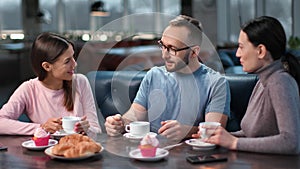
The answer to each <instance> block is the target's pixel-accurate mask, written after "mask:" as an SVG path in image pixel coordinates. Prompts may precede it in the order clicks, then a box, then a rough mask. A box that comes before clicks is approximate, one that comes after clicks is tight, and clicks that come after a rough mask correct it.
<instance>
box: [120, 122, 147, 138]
mask: <svg viewBox="0 0 300 169" xmlns="http://www.w3.org/2000/svg"><path fill="white" fill-rule="evenodd" d="M125 130H126V132H128V133H130V134H131V135H133V136H145V135H146V134H147V133H149V132H150V123H149V122H147V121H134V122H131V123H129V125H126V126H125Z"/></svg>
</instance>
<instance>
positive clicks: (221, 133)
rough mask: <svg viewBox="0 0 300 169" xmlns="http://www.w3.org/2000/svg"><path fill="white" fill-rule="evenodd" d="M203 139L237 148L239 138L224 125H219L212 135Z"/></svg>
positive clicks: (226, 146) (229, 147) (232, 148)
mask: <svg viewBox="0 0 300 169" xmlns="http://www.w3.org/2000/svg"><path fill="white" fill-rule="evenodd" d="M203 141H204V142H207V143H211V144H217V145H220V146H222V147H225V148H228V149H231V150H235V149H236V146H237V141H238V138H237V137H234V136H233V135H231V134H230V133H229V132H228V131H226V130H225V129H224V128H223V127H221V126H218V127H217V129H216V130H215V131H214V132H213V133H212V135H211V136H210V137H209V138H205V139H204V140H203Z"/></svg>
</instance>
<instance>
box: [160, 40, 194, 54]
mask: <svg viewBox="0 0 300 169" xmlns="http://www.w3.org/2000/svg"><path fill="white" fill-rule="evenodd" d="M158 46H159V47H160V49H161V50H164V49H167V52H168V53H169V54H170V55H172V56H176V54H177V52H179V51H182V50H187V49H189V48H191V47H194V46H195V45H192V46H186V47H183V48H179V49H172V48H171V47H168V46H166V45H165V44H164V43H163V42H162V41H161V40H159V41H158Z"/></svg>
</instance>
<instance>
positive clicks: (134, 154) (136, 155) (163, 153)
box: [129, 148, 169, 161]
mask: <svg viewBox="0 0 300 169" xmlns="http://www.w3.org/2000/svg"><path fill="white" fill-rule="evenodd" d="M168 155H169V151H168V150H164V149H161V148H157V149H156V155H155V157H143V156H142V154H141V151H140V149H135V150H132V151H130V152H129V157H131V158H133V159H136V160H140V161H158V160H161V159H163V158H165V157H167V156H168Z"/></svg>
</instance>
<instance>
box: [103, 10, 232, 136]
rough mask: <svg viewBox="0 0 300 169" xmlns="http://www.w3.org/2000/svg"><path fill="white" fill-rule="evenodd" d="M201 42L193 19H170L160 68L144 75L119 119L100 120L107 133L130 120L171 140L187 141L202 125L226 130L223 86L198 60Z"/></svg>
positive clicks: (226, 89)
mask: <svg viewBox="0 0 300 169" xmlns="http://www.w3.org/2000/svg"><path fill="white" fill-rule="evenodd" d="M201 43H202V26H201V24H200V23H199V21H197V20H196V19H194V18H191V17H189V16H185V15H180V16H178V17H176V18H175V19H173V20H171V21H170V24H169V26H167V27H166V28H165V30H164V32H163V34H162V37H161V40H159V41H158V45H159V47H160V49H161V51H162V58H163V59H164V61H165V65H164V66H161V67H153V68H151V69H150V70H149V71H148V72H147V75H146V76H145V77H144V79H143V81H142V83H141V85H140V88H139V91H138V92H137V95H136V97H135V99H134V101H133V103H132V105H131V107H130V109H129V110H128V111H127V112H126V113H125V114H124V115H123V116H121V115H119V114H117V115H114V116H109V117H107V118H106V122H105V127H106V131H107V133H108V135H110V136H117V135H120V134H122V133H124V132H125V130H124V126H125V125H126V124H128V123H130V122H132V121H149V122H150V129H151V131H152V132H156V133H158V134H160V135H162V136H165V137H166V138H168V139H171V140H174V141H181V140H182V139H186V138H190V137H191V136H192V134H194V133H197V131H198V125H199V123H200V122H203V121H215V122H220V123H221V125H222V127H226V123H227V120H228V117H230V91H229V85H228V82H227V81H226V79H225V77H224V76H222V75H221V74H219V73H218V72H215V71H214V70H212V69H211V68H209V67H207V66H206V65H204V64H202V63H201V62H200V61H199V58H198V55H199V53H200V46H201Z"/></svg>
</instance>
